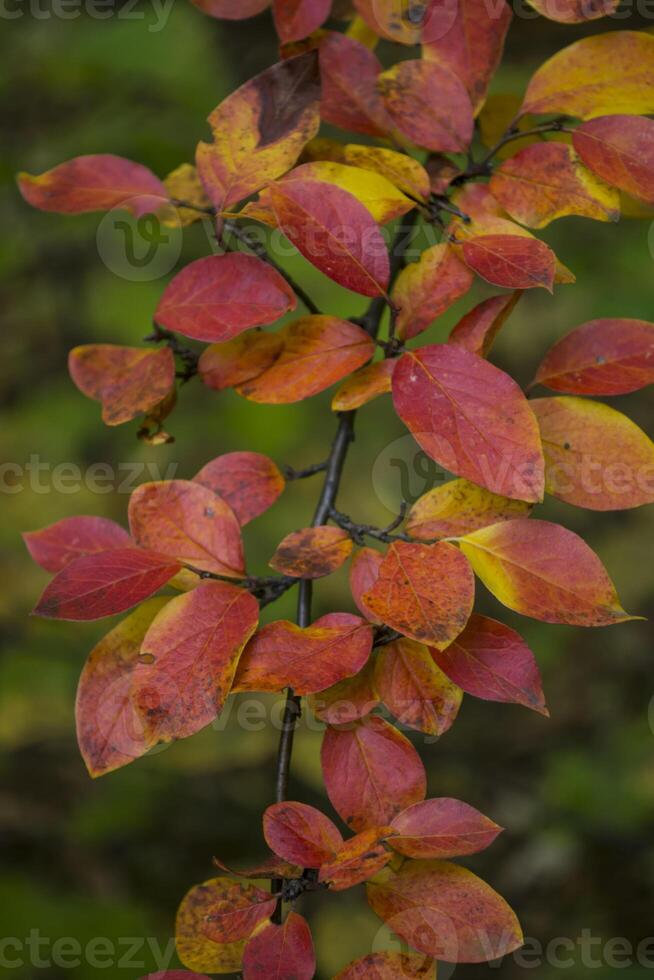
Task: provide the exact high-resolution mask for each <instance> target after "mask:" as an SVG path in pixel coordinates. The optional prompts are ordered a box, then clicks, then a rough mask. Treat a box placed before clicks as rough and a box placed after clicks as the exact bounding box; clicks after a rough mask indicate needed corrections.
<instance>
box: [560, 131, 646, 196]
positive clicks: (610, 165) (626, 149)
mask: <svg viewBox="0 0 654 980" xmlns="http://www.w3.org/2000/svg"><path fill="white" fill-rule="evenodd" d="M572 142H573V145H574V148H575V150H576V151H577V153H578V154H579V156H580V157H581V159H582V160H583V161H584V163H585V164H586V166H587V167H590V169H591V170H592V171H593V172H594V173H596V174H598V176H599V177H601V178H602V179H603V180H605V181H607V183H609V184H611V185H612V186H613V187H619V188H620V190H621V191H624V192H625V193H627V194H630V195H631V196H632V197H635V198H638V199H639V200H641V201H647V202H648V203H650V204H654V121H653V120H651V119H646V118H644V117H642V116H625V115H615V116H599V117H598V118H596V119H591V120H590V121H589V122H586V123H584V124H583V125H582V126H579V127H578V129H575V131H574V133H573V135H572Z"/></svg>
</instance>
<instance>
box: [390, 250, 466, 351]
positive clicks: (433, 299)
mask: <svg viewBox="0 0 654 980" xmlns="http://www.w3.org/2000/svg"><path fill="white" fill-rule="evenodd" d="M473 281H474V276H473V274H472V272H471V271H470V269H468V267H467V266H466V265H464V264H463V262H462V261H461V260H460V259H459V258H458V256H457V255H456V253H455V252H454V250H453V249H452V248H451V247H450V246H449V245H432V246H431V248H428V249H425V251H424V252H423V253H422V255H421V256H420V259H419V260H418V262H412V263H411V264H410V265H407V266H406V268H405V269H403V270H402V272H400V274H399V276H398V277H397V280H396V282H395V285H394V287H393V292H392V300H393V303H394V305H395V306H396V307H397V308H398V309H399V313H398V316H397V333H398V336H399V337H402V338H404V339H405V340H409V339H410V338H411V337H417V336H418V334H419V333H422V331H423V330H426V329H427V327H429V326H430V324H431V323H433V321H434V320H435V319H436V317H438V316H440V315H441V313H444V312H445V310H447V309H449V307H450V306H452V304H453V303H455V302H456V300H457V299H459V298H460V297H461V296H463V295H464V294H465V293H467V292H468V290H469V289H470V287H471V286H472V283H473Z"/></svg>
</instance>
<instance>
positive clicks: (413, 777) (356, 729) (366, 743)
mask: <svg viewBox="0 0 654 980" xmlns="http://www.w3.org/2000/svg"><path fill="white" fill-rule="evenodd" d="M321 762H322V773H323V778H324V781H325V788H326V790H327V795H328V796H329V799H330V801H331V804H332V806H333V807H334V809H335V810H336V812H337V813H338V815H339V816H340V817H341V819H342V820H343V821H344V822H345V823H346V824H347V825H348V826H349V827H352V829H353V830H355V831H357V832H360V831H362V830H367V829H369V828H370V827H383V826H386V825H387V824H389V823H390V822H391V820H392V819H393V817H395V816H397V814H398V813H400V812H401V811H402V810H405V809H406V808H407V807H408V806H411V804H412V803H418V802H420V800H424V798H425V793H426V791H427V781H426V775H425V768H424V766H423V764H422V762H421V761H420V756H419V755H418V753H417V752H416V750H415V749H414V747H413V745H412V744H411V742H409V740H408V739H407V738H405V736H404V735H402V733H401V732H399V731H398V730H397V728H394V727H393V726H392V725H390V724H389V723H388V722H387V721H384V719H383V718H380V717H378V716H377V715H370V717H369V718H364V719H362V720H361V721H358V722H354V723H352V724H350V725H347V726H346V727H343V728H334V727H331V726H330V727H328V728H327V730H326V732H325V734H324V736H323V742H322V749H321Z"/></svg>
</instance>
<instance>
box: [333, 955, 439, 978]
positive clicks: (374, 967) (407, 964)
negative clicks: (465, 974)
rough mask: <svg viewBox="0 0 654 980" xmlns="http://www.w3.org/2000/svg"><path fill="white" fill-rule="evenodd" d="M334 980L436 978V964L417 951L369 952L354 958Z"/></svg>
mask: <svg viewBox="0 0 654 980" xmlns="http://www.w3.org/2000/svg"><path fill="white" fill-rule="evenodd" d="M334 980H436V964H435V963H434V961H433V959H431V957H428V958H426V957H423V956H419V955H418V954H417V953H394V952H382V953H369V954H368V956H363V957H362V958H361V959H358V960H353V961H352V963H350V964H348V966H346V967H345V969H344V970H341V971H340V972H339V973H337V974H336V976H335V977H334Z"/></svg>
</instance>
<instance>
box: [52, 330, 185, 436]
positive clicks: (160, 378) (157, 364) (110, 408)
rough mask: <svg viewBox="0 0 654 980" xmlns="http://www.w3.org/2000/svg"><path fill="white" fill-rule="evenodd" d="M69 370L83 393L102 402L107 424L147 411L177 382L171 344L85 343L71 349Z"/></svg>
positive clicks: (113, 423) (128, 418)
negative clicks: (155, 346) (163, 345)
mask: <svg viewBox="0 0 654 980" xmlns="http://www.w3.org/2000/svg"><path fill="white" fill-rule="evenodd" d="M68 370H69V372H70V376H71V378H72V379H73V381H74V382H75V384H76V385H77V387H78V388H79V390H80V391H81V392H82V393H83V394H85V395H86V396H87V397H88V398H93V399H94V400H95V401H99V402H101V403H102V421H103V422H104V423H105V424H106V425H121V424H122V423H123V422H129V421H130V419H133V418H135V417H136V416H137V415H141V414H142V413H144V412H148V411H149V410H151V409H153V408H154V407H155V406H156V405H158V404H159V402H161V401H162V400H163V399H164V398H165V397H166V396H167V395H168V394H169V393H170V391H171V389H173V388H174V386H175V358H174V357H173V354H172V351H171V350H169V348H168V347H162V348H161V349H160V350H151V349H147V348H140V347H118V346H117V345H115V344H84V345H83V346H81V347H74V348H73V349H72V350H71V352H70V354H69V355H68Z"/></svg>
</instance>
